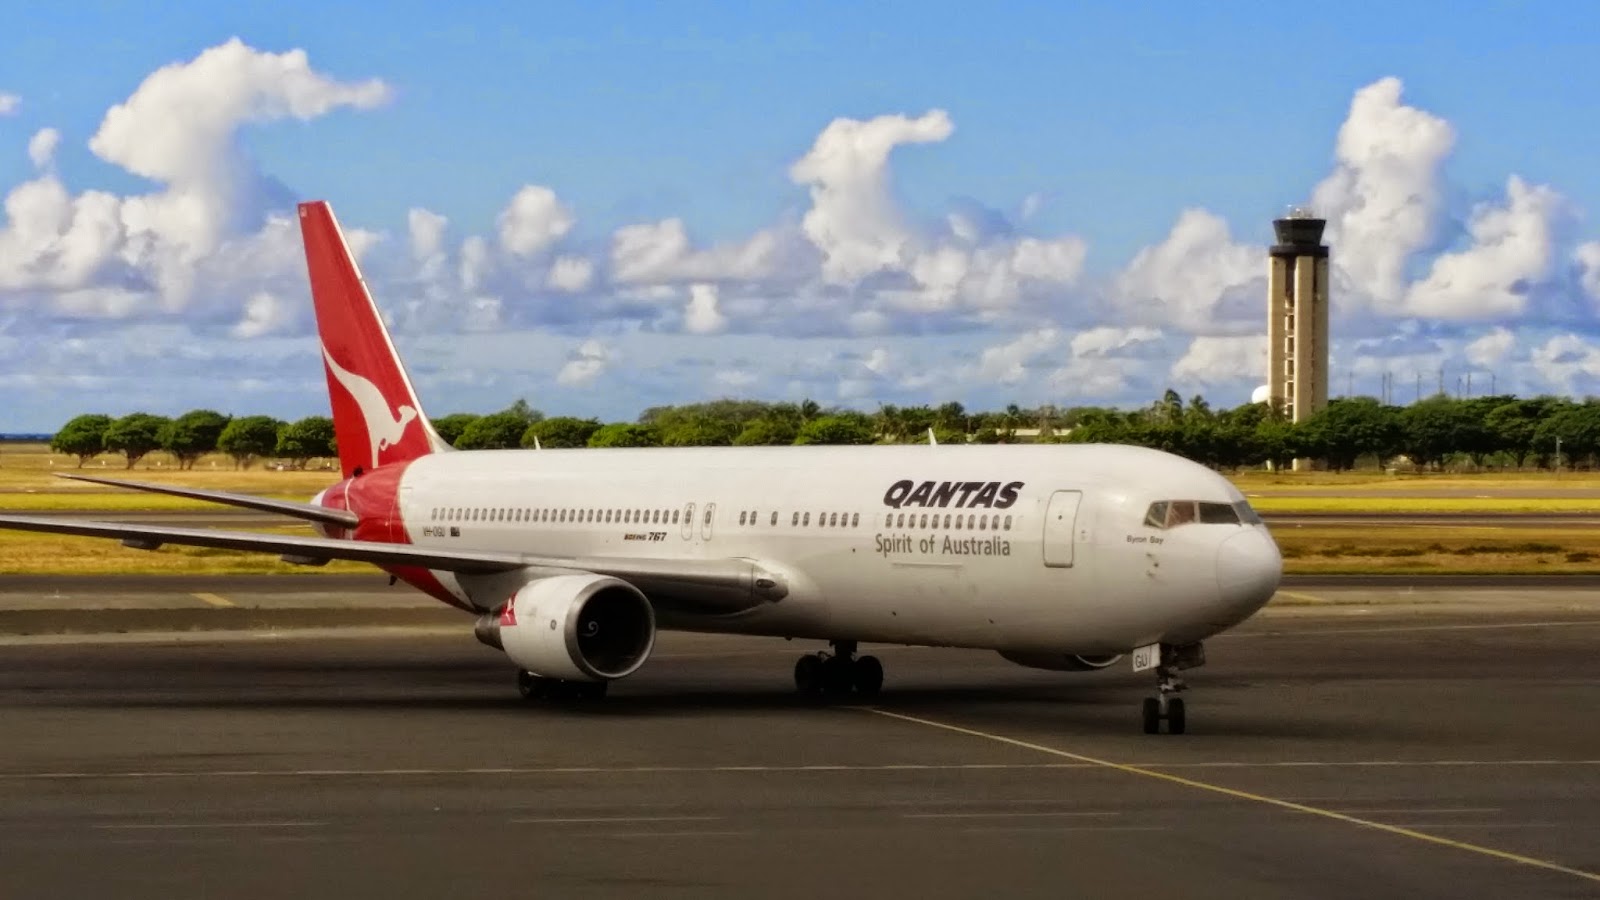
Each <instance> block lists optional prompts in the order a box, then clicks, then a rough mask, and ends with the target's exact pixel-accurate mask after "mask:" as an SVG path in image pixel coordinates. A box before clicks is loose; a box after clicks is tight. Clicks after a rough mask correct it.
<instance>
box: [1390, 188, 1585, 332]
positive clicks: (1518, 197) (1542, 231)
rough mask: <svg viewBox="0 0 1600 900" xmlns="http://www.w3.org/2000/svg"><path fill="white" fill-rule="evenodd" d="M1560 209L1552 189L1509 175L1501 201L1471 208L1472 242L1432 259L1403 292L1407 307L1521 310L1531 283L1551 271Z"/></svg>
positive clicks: (1452, 313)
mask: <svg viewBox="0 0 1600 900" xmlns="http://www.w3.org/2000/svg"><path fill="white" fill-rule="evenodd" d="M1562 207H1563V201H1562V199H1561V197H1560V196H1559V195H1557V194H1556V192H1555V191H1552V190H1550V189H1549V188H1547V187H1543V186H1540V185H1530V184H1527V183H1526V182H1524V181H1523V180H1522V179H1520V178H1518V177H1517V176H1515V175H1513V176H1511V179H1510V180H1509V181H1508V182H1507V183H1506V198H1505V202H1504V203H1503V204H1490V203H1484V204H1480V205H1479V206H1478V207H1477V208H1476V209H1474V210H1473V211H1472V218H1471V220H1470V221H1469V222H1468V223H1467V233H1468V234H1469V235H1470V236H1471V238H1472V244H1471V246H1469V247H1468V248H1467V249H1465V250H1462V251H1459V252H1456V253H1446V254H1443V255H1442V256H1439V257H1438V258H1437V259H1435V260H1434V261H1433V265H1432V267H1431V268H1430V269H1429V271H1428V277H1427V278H1426V279H1424V280H1423V281H1421V282H1418V283H1416V284H1413V285H1412V286H1411V288H1410V290H1409V291H1408V292H1407V295H1406V302H1405V308H1406V311H1407V312H1409V313H1411V314H1413V315H1419V316H1432V317H1436V318H1482V317H1486V316H1514V315H1517V314H1519V313H1521V312H1523V310H1524V309H1525V308H1526V307H1527V303H1528V288H1529V285H1530V284H1532V283H1533V282H1535V281H1538V280H1540V279H1542V278H1545V277H1546V276H1548V275H1549V273H1550V266H1551V261H1552V259H1553V258H1554V255H1555V246H1554V234H1553V232H1554V230H1555V223H1556V218H1557V217H1558V216H1559V215H1560V214H1561V211H1562Z"/></svg>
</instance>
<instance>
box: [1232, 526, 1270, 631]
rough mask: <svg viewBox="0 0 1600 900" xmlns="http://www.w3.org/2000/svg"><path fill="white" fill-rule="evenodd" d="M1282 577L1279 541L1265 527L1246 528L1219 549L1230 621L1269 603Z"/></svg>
mask: <svg viewBox="0 0 1600 900" xmlns="http://www.w3.org/2000/svg"><path fill="white" fill-rule="evenodd" d="M1282 577H1283V557H1282V556H1280V555H1278V545H1277V543H1275V542H1274V541H1273V540H1272V536H1271V535H1269V534H1268V533H1267V530H1266V529H1265V528H1262V527H1259V526H1257V527H1253V528H1244V529H1241V530H1240V531H1239V533H1238V534H1235V535H1233V536H1232V537H1230V538H1228V539H1227V540H1225V541H1223V542H1222V546H1221V547H1220V548H1218V549H1217V587H1218V588H1219V589H1220V597H1221V600H1222V609H1223V610H1224V612H1225V614H1226V615H1227V616H1228V619H1229V624H1237V623H1239V622H1242V621H1244V620H1245V619H1247V618H1249V617H1250V615H1251V614H1252V613H1254V612H1255V611H1256V610H1258V609H1260V608H1261V607H1262V606H1265V605H1266V602H1267V601H1268V600H1271V599H1272V595H1273V594H1274V593H1275V592H1276V591H1277V590H1278V580H1279V579H1280V578H1282Z"/></svg>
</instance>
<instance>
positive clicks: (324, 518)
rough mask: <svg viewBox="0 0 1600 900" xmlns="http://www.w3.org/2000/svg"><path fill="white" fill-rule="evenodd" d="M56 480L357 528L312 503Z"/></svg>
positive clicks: (340, 513)
mask: <svg viewBox="0 0 1600 900" xmlns="http://www.w3.org/2000/svg"><path fill="white" fill-rule="evenodd" d="M56 477H57V478H70V479H72V480H73V481H87V482H90V483H92V484H104V485H109V486H111V487H119V488H128V489H129V490H134V491H149V492H150V493H152V494H169V495H171V496H173V497H188V498H190V499H191V500H204V501H206V502H208V503H221V504H223V505H225V506H237V507H240V508H243V509H254V510H258V511H260V512H269V513H277V514H279V515H283V516H293V517H294V518H296V519H304V520H305V521H308V522H322V523H325V524H328V525H337V526H339V527H340V528H354V527H356V525H358V524H360V520H359V519H357V518H356V516H355V514H354V513H351V512H346V511H345V510H342V509H332V508H330V507H326V506H319V505H317V504H315V503H297V502H295V501H293V500H273V499H271V498H268V497H258V496H256V495H254V494H233V493H229V492H227V491H203V490H199V489H197V488H182V487H174V486H172V485H170V484H155V483H154V482H149V481H118V480H116V479H114V478H100V477H98V476H95V475H78V474H75V473H70V472H57V473H56Z"/></svg>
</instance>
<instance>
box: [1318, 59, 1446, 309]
mask: <svg viewBox="0 0 1600 900" xmlns="http://www.w3.org/2000/svg"><path fill="white" fill-rule="evenodd" d="M1400 92H1401V83H1400V79H1398V78H1384V79H1381V80H1379V81H1376V82H1374V83H1372V84H1370V85H1367V86H1366V87H1364V88H1362V89H1361V90H1359V91H1356V94H1355V97H1354V98H1353V99H1352V100H1351V101H1350V112H1349V115H1348V116H1347V117H1346V118H1345V121H1344V124H1343V125H1342V126H1340V128H1339V137H1338V141H1337V144H1336V146H1335V151H1334V152H1335V157H1336V159H1337V160H1338V165H1337V167H1336V168H1335V169H1334V171H1333V173H1332V174H1331V175H1329V176H1328V178H1327V179H1326V180H1324V181H1323V182H1322V183H1321V184H1319V185H1317V188H1316V190H1315V191H1314V192H1313V193H1312V197H1311V203H1312V209H1313V211H1314V212H1316V213H1317V214H1318V215H1321V216H1324V217H1326V218H1327V219H1328V233H1327V240H1328V243H1329V244H1330V245H1331V246H1332V247H1333V248H1335V249H1334V260H1335V262H1336V264H1337V265H1338V266H1339V267H1340V269H1341V270H1342V271H1343V272H1344V273H1345V274H1346V275H1347V276H1348V277H1349V279H1350V281H1351V283H1352V286H1353V287H1355V288H1356V289H1357V290H1358V291H1360V292H1361V293H1362V294H1364V295H1365V296H1367V297H1370V298H1371V299H1372V300H1373V301H1374V302H1375V303H1376V305H1377V307H1378V308H1380V309H1393V308H1394V307H1395V306H1396V305H1398V304H1399V303H1400V302H1401V300H1402V298H1403V297H1404V296H1405V283H1406V274H1405V267H1406V262H1407V260H1409V259H1410V258H1411V256H1412V254H1414V253H1415V252H1416V251H1417V250H1419V249H1421V248H1422V247H1423V245H1424V244H1426V243H1427V242H1428V240H1429V239H1430V238H1431V237H1432V235H1433V229H1434V224H1435V219H1436V217H1437V215H1438V211H1439V207H1440V204H1441V188H1440V184H1439V167H1440V164H1441V163H1442V162H1443V161H1444V158H1445V157H1446V156H1447V155H1449V153H1450V149H1451V147H1452V146H1453V145H1454V144H1455V129H1454V128H1452V127H1451V126H1450V123H1449V122H1446V121H1445V120H1444V119H1441V118H1439V117H1437V116H1435V115H1432V114H1431V113H1428V112H1425V111H1423V110H1420V109H1417V108H1416V107H1412V106H1406V105H1405V104H1403V103H1401V102H1400Z"/></svg>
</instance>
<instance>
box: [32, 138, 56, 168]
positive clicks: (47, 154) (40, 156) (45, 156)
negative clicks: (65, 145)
mask: <svg viewBox="0 0 1600 900" xmlns="http://www.w3.org/2000/svg"><path fill="white" fill-rule="evenodd" d="M60 145H61V132H59V131H57V130H55V129H54V128H41V129H39V130H38V131H37V132H35V133H34V135H33V137H32V138H29V139H28V159H29V160H30V161H31V162H32V163H33V167H34V168H36V169H42V168H44V167H45V166H48V165H50V163H51V161H52V160H54V159H55V156H56V147H58V146H60Z"/></svg>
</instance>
